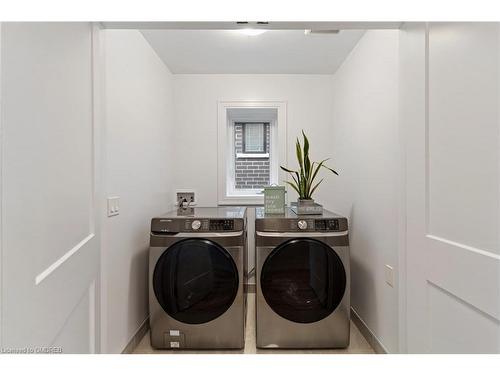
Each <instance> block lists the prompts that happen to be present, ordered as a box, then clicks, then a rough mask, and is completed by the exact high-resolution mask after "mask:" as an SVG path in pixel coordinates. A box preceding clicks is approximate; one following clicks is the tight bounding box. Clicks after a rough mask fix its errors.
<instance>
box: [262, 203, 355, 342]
mask: <svg viewBox="0 0 500 375" xmlns="http://www.w3.org/2000/svg"><path fill="white" fill-rule="evenodd" d="M255 245H256V252H255V254H256V261H255V264H256V271H257V274H256V279H257V287H256V298H257V300H256V304H257V305H256V307H257V308H256V314H257V347H258V348H343V347H347V346H348V345H349V328H350V325H349V320H350V265H349V236H348V228H347V219H346V218H345V217H342V216H339V215H336V214H334V213H332V212H328V211H326V210H324V211H323V215H314V216H307V215H304V216H298V215H296V214H295V213H294V212H293V211H292V210H291V209H288V210H287V211H286V213H285V214H284V215H266V214H265V213H264V210H263V209H262V208H257V209H256V221H255Z"/></svg>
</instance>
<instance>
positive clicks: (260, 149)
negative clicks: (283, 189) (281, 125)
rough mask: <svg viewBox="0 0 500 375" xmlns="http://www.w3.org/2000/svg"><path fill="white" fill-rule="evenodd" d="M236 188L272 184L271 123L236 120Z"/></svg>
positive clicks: (240, 189) (244, 188)
mask: <svg viewBox="0 0 500 375" xmlns="http://www.w3.org/2000/svg"><path fill="white" fill-rule="evenodd" d="M233 134H234V135H233V137H234V155H235V156H236V157H235V158H234V163H235V164H234V190H236V191H235V192H236V193H237V192H238V191H240V192H241V191H242V190H243V191H244V190H253V189H259V190H262V189H263V188H264V186H267V185H270V183H271V174H270V163H269V162H270V160H269V154H270V148H271V146H270V123H269V122H265V123H264V122H235V123H234V127H233Z"/></svg>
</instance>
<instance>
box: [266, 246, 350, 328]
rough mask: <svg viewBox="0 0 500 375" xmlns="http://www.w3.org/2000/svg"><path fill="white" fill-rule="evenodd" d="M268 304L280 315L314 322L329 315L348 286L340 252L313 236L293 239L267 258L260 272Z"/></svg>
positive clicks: (301, 321) (294, 319)
mask: <svg viewBox="0 0 500 375" xmlns="http://www.w3.org/2000/svg"><path fill="white" fill-rule="evenodd" d="M260 287H261V290H262V294H263V296H264V298H265V300H266V302H267V304H268V305H269V306H270V307H271V308H272V309H273V311H274V312H275V313H277V314H278V315H280V316H281V317H283V318H285V319H288V320H291V321H293V322H297V323H312V322H316V321H319V320H321V319H323V318H325V317H327V316H328V315H330V314H331V313H332V312H333V311H334V310H335V309H336V308H337V306H338V305H339V304H340V302H341V300H342V297H343V296H344V292H345V289H346V272H345V269H344V266H343V265H342V261H341V259H340V257H339V256H338V255H337V253H336V252H335V251H334V250H333V249H332V248H331V247H329V246H328V245H326V244H324V243H323V242H320V241H318V240H315V239H311V238H297V239H291V240H288V241H286V242H284V243H283V244H281V245H280V246H278V247H276V248H275V249H274V250H273V251H272V252H271V254H269V256H268V257H267V259H266V261H265V262H264V265H263V266H262V271H261V275H260Z"/></svg>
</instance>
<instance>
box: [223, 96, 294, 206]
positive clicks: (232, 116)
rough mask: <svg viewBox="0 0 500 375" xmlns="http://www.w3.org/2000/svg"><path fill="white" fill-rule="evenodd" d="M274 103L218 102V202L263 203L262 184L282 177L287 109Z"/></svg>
mask: <svg viewBox="0 0 500 375" xmlns="http://www.w3.org/2000/svg"><path fill="white" fill-rule="evenodd" d="M275 103H276V104H274V103H267V102H263V103H250V102H220V103H219V120H218V129H219V131H218V141H219V143H218V145H219V152H218V168H219V173H218V176H219V184H218V198H219V204H240V205H245V204H263V202H264V198H263V194H262V190H263V188H264V187H265V186H268V185H271V184H277V183H278V182H279V181H282V180H283V179H284V176H282V175H281V172H280V170H279V164H280V163H284V160H285V155H286V147H285V140H286V133H285V131H286V123H285V114H286V110H285V104H284V103H283V102H275Z"/></svg>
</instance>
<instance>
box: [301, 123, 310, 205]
mask: <svg viewBox="0 0 500 375" xmlns="http://www.w3.org/2000/svg"><path fill="white" fill-rule="evenodd" d="M302 136H303V138H304V179H305V181H304V194H305V195H309V190H310V188H311V185H310V183H309V178H310V177H311V160H310V159H309V140H308V139H307V136H306V134H305V133H304V130H302Z"/></svg>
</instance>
